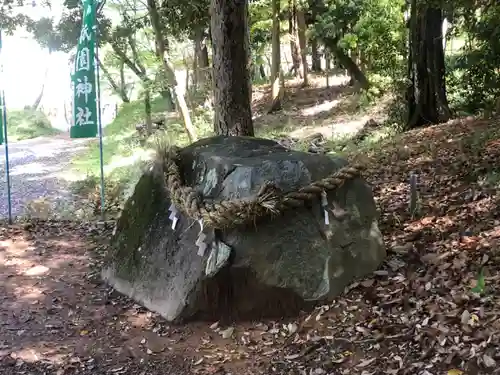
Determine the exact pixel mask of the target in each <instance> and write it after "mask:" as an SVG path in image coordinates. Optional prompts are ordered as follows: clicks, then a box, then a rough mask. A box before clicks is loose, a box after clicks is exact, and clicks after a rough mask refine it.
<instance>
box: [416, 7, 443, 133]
mask: <svg viewBox="0 0 500 375" xmlns="http://www.w3.org/2000/svg"><path fill="white" fill-rule="evenodd" d="M442 24H443V11H442V9H441V8H439V7H437V6H436V2H422V1H417V0H411V3H410V22H409V28H410V32H409V41H410V43H409V47H410V48H409V57H408V76H409V79H410V81H411V84H410V86H409V88H408V92H407V99H408V122H407V124H406V127H407V129H412V128H415V127H418V126H422V125H427V124H437V123H439V122H444V121H447V120H448V119H449V118H450V116H451V114H450V109H449V107H448V99H447V97H446V86H445V65H444V50H443V35H442Z"/></svg>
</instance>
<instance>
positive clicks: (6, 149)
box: [2, 65, 12, 224]
mask: <svg viewBox="0 0 500 375" xmlns="http://www.w3.org/2000/svg"><path fill="white" fill-rule="evenodd" d="M2 75H3V65H2ZM2 83H3V82H2ZM2 116H3V138H4V141H5V178H6V179H7V201H8V207H9V224H12V197H11V192H10V171H9V141H8V140H7V106H6V105H5V91H4V90H2Z"/></svg>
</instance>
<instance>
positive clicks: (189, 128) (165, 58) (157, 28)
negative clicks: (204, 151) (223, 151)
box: [147, 0, 197, 141]
mask: <svg viewBox="0 0 500 375" xmlns="http://www.w3.org/2000/svg"><path fill="white" fill-rule="evenodd" d="M147 6H148V13H149V19H150V21H151V26H152V28H153V32H154V35H155V42H156V43H155V47H156V51H157V56H158V57H159V58H160V60H161V63H162V67H163V70H164V72H165V75H166V77H165V78H166V80H167V84H168V85H169V86H171V87H172V88H173V90H174V94H175V100H176V101H177V104H178V106H179V112H180V113H181V116H182V119H183V120H184V128H185V129H186V132H187V135H188V137H189V140H190V141H195V140H196V139H197V136H196V130H195V128H194V126H193V122H192V121H191V115H190V113H189V109H188V106H187V104H186V100H185V98H184V93H182V92H181V91H180V90H179V87H178V85H177V80H176V78H175V69H174V66H173V65H172V62H171V61H170V56H169V54H168V51H167V46H166V43H165V36H164V26H163V24H162V23H161V17H160V13H159V12H158V8H157V4H156V0H147Z"/></svg>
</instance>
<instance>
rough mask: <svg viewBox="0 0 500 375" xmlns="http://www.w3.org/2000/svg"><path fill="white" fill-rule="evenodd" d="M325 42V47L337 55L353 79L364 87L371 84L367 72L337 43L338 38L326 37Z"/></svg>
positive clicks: (338, 60) (337, 59)
mask: <svg viewBox="0 0 500 375" xmlns="http://www.w3.org/2000/svg"><path fill="white" fill-rule="evenodd" d="M323 42H324V43H325V47H327V48H328V49H329V50H330V52H331V53H332V55H333V56H334V57H335V59H336V61H337V62H338V63H340V64H341V65H342V66H343V67H344V69H346V70H347V71H348V72H349V75H350V76H351V79H353V80H355V81H357V82H358V83H359V84H360V86H361V87H362V88H364V89H366V88H368V87H369V86H370V82H368V79H367V78H366V76H365V74H364V73H363V72H362V71H361V69H360V68H359V67H358V66H357V65H356V63H355V62H354V61H353V60H352V59H351V58H350V57H349V55H348V54H347V53H345V52H344V50H343V49H342V48H341V47H339V46H338V45H337V43H338V39H337V38H324V39H323Z"/></svg>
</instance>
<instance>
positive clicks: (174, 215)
mask: <svg viewBox="0 0 500 375" xmlns="http://www.w3.org/2000/svg"><path fill="white" fill-rule="evenodd" d="M168 210H169V211H170V216H169V217H168V218H169V219H170V220H172V230H175V227H176V225H177V222H178V221H179V216H178V215H177V214H178V212H179V211H177V208H175V206H174V204H173V203H172V204H171V205H170V207H169V208H168Z"/></svg>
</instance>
